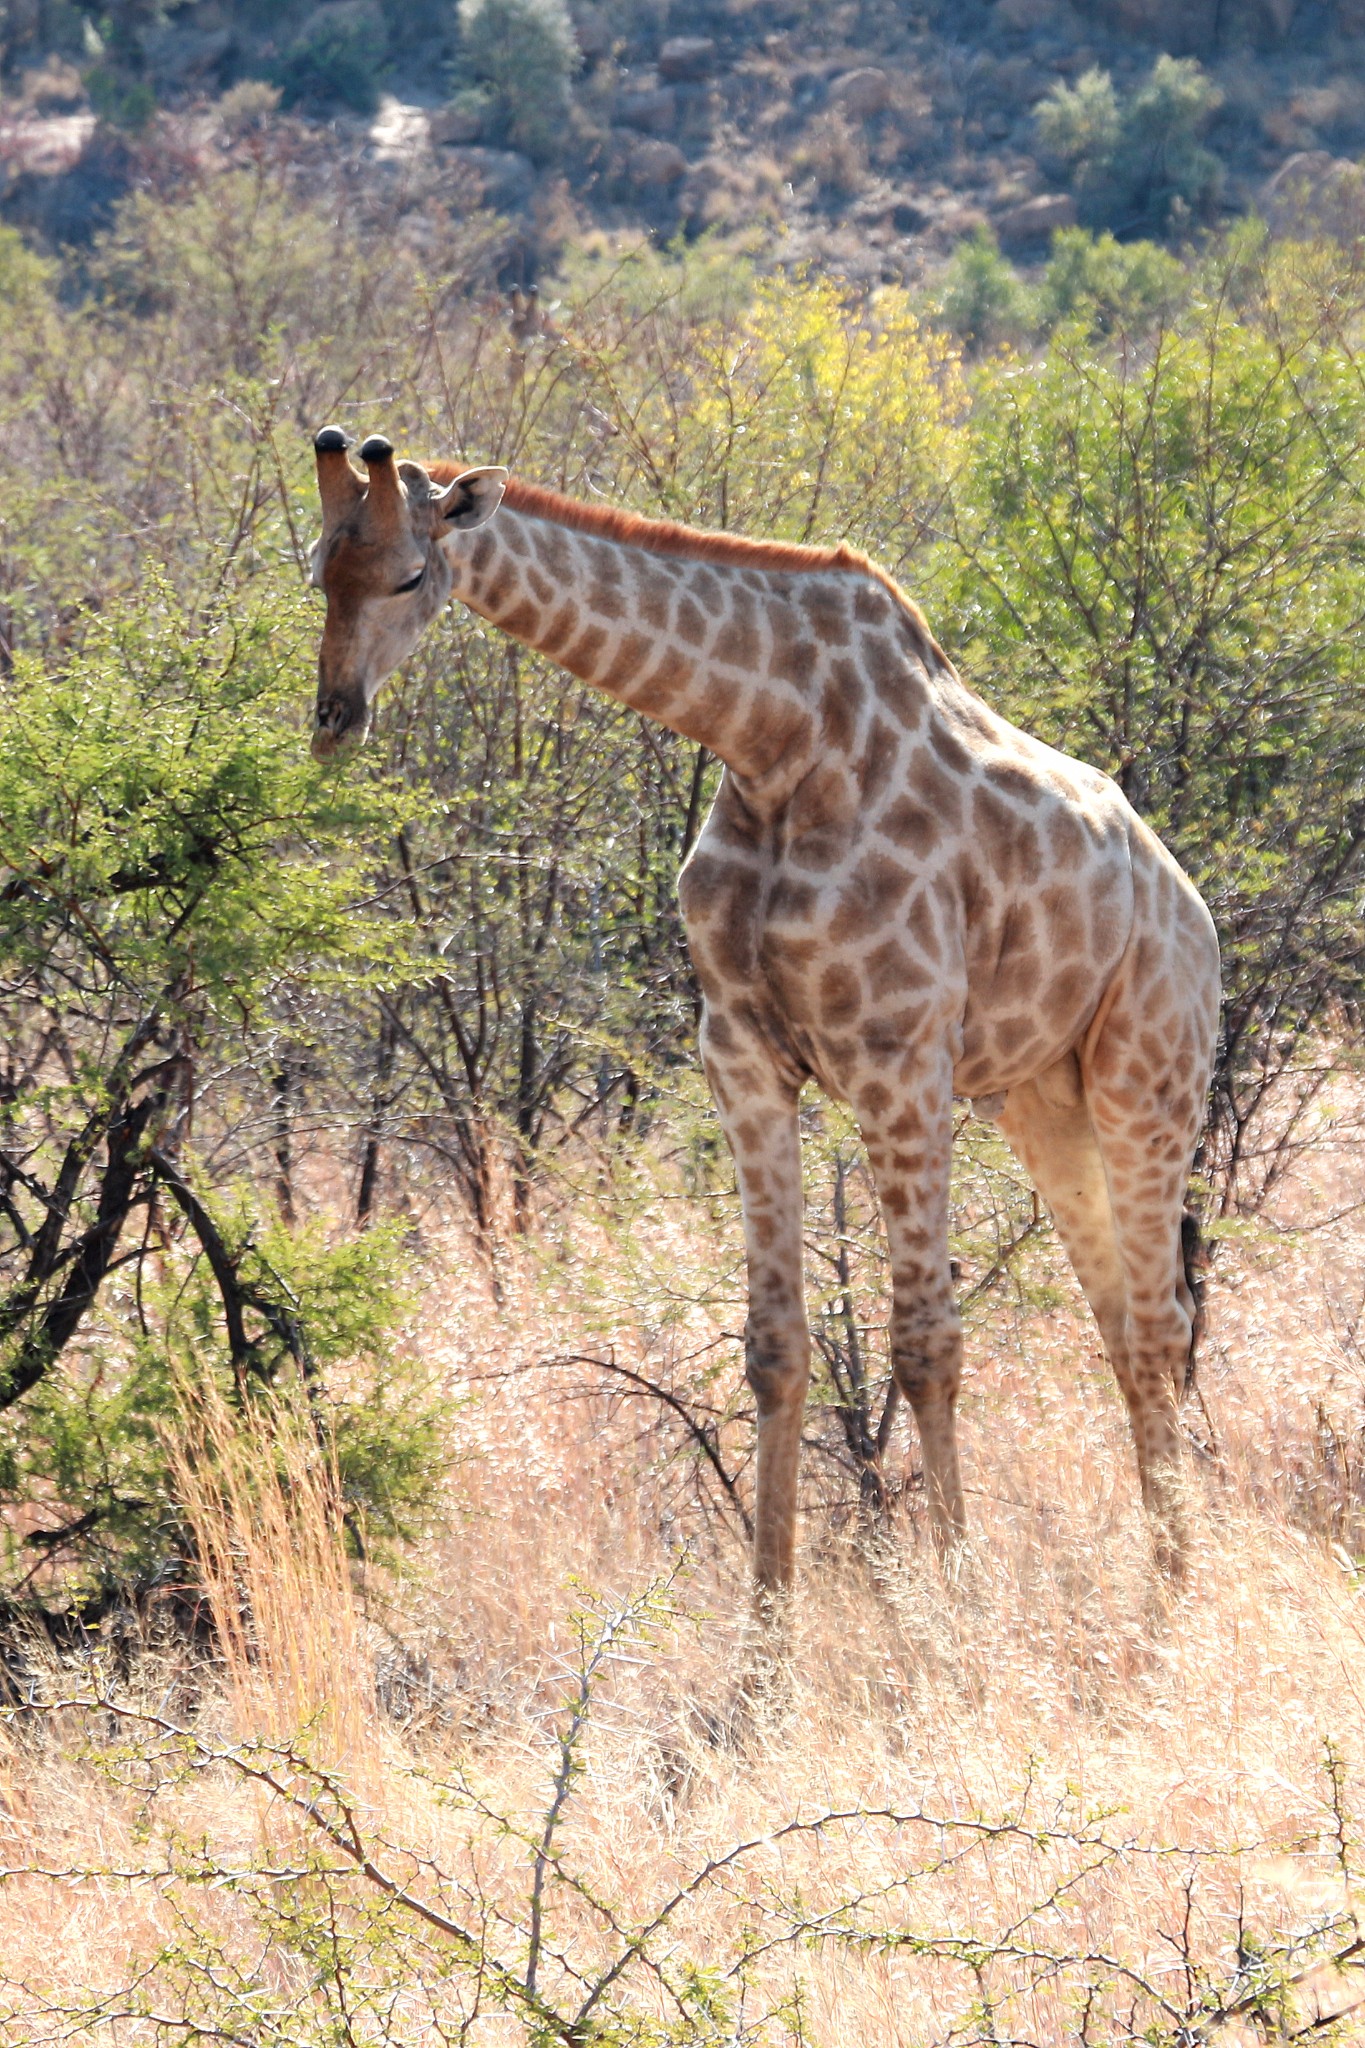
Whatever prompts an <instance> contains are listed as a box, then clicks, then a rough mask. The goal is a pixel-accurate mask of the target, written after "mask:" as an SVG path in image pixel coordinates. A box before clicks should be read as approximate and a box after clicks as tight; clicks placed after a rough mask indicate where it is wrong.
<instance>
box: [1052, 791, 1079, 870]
mask: <svg viewBox="0 0 1365 2048" xmlns="http://www.w3.org/2000/svg"><path fill="white" fill-rule="evenodd" d="M1047 850H1048V857H1049V859H1050V860H1051V862H1052V865H1053V866H1054V867H1057V868H1076V867H1079V866H1080V864H1081V862H1082V861H1083V860H1084V859H1085V856H1086V852H1087V846H1086V835H1085V832H1084V830H1083V828H1082V826H1081V823H1080V820H1079V819H1078V818H1077V817H1076V816H1075V815H1074V814H1073V813H1072V812H1071V811H1070V810H1064V809H1063V808H1062V807H1061V806H1060V805H1059V806H1058V807H1057V809H1056V810H1054V811H1053V813H1052V816H1051V817H1050V818H1049V819H1048V827H1047Z"/></svg>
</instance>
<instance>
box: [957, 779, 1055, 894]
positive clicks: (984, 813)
mask: <svg viewBox="0 0 1365 2048" xmlns="http://www.w3.org/2000/svg"><path fill="white" fill-rule="evenodd" d="M972 824H973V826H974V827H975V830H976V835H977V840H978V843H979V845H980V847H981V850H982V852H983V853H984V855H985V857H986V860H987V862H988V864H989V865H990V868H991V870H992V872H993V874H995V875H996V877H997V878H998V879H999V881H1000V883H1001V884H1002V885H1003V887H1005V888H1006V889H1010V888H1017V887H1019V886H1020V885H1023V886H1025V887H1029V886H1031V885H1032V884H1033V883H1035V882H1036V881H1037V880H1038V879H1039V877H1040V875H1041V874H1042V872H1043V854H1042V848H1041V846H1040V845H1039V843H1038V834H1037V831H1036V830H1035V828H1034V826H1033V824H1032V823H1031V822H1030V820H1029V819H1027V818H1021V817H1020V815H1019V813H1018V811H1017V810H1015V809H1014V807H1013V806H1012V805H1011V804H1008V803H1006V802H1005V801H1004V799H1003V798H1001V797H998V796H996V795H995V793H994V791H992V790H990V789H987V788H986V787H985V786H984V785H983V784H978V786H977V788H976V790H975V791H974V792H973V796H972Z"/></svg>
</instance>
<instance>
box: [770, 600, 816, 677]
mask: <svg viewBox="0 0 1365 2048" xmlns="http://www.w3.org/2000/svg"><path fill="white" fill-rule="evenodd" d="M769 625H770V628H771V631H772V653H771V655H770V656H769V660H768V674H769V675H770V676H771V677H772V678H773V681H774V682H783V683H793V684H795V686H796V687H797V689H804V688H805V686H806V685H807V684H808V683H809V681H810V679H811V675H812V673H813V671H814V669H815V666H816V663H817V662H818V661H819V659H820V650H819V648H818V647H817V646H816V644H815V642H814V641H813V640H812V639H811V638H810V636H809V634H808V633H807V632H806V628H805V621H804V620H803V619H802V617H801V614H800V613H799V611H798V610H797V608H796V606H795V605H794V604H786V603H784V604H780V605H775V606H774V607H773V608H772V610H771V612H770V614H769Z"/></svg>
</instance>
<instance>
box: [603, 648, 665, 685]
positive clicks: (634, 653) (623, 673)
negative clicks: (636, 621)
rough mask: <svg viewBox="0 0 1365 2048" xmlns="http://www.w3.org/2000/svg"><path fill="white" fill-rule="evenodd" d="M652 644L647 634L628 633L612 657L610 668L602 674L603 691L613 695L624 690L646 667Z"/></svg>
mask: <svg viewBox="0 0 1365 2048" xmlns="http://www.w3.org/2000/svg"><path fill="white" fill-rule="evenodd" d="M652 644H653V643H652V642H651V641H650V639H649V636H648V635H647V634H645V633H627V635H626V637H625V639H624V640H623V641H622V642H621V645H620V646H619V647H618V648H617V650H616V652H615V654H614V655H613V656H612V658H611V665H610V667H609V668H607V669H605V670H604V671H603V673H602V687H603V689H604V690H611V691H612V692H613V693H615V692H617V691H620V690H624V689H625V688H626V686H627V684H628V683H630V682H631V680H632V679H633V678H634V676H635V675H636V674H637V673H638V672H639V670H640V669H642V668H643V667H644V664H645V659H646V657H647V656H648V654H649V651H650V648H651V645H652Z"/></svg>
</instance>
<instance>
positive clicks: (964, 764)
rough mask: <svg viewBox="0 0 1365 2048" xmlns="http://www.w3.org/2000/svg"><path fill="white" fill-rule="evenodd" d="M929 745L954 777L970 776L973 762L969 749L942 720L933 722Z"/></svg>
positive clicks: (930, 729)
mask: <svg viewBox="0 0 1365 2048" xmlns="http://www.w3.org/2000/svg"><path fill="white" fill-rule="evenodd" d="M929 744H930V746H931V747H932V748H933V750H934V752H935V753H936V754H937V755H938V758H939V760H940V761H941V762H942V763H943V765H944V767H945V768H946V769H947V770H948V771H949V773H950V774H952V775H957V776H960V777H965V776H970V775H971V772H972V768H973V765H974V763H973V761H972V757H971V755H970V754H969V753H968V751H967V749H966V748H965V747H964V746H963V744H962V742H961V740H960V739H959V738H958V736H957V734H956V733H955V732H950V731H949V729H948V727H947V726H946V725H945V724H944V723H943V720H942V719H941V718H936V719H934V720H933V721H932V723H931V724H930V727H929Z"/></svg>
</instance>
